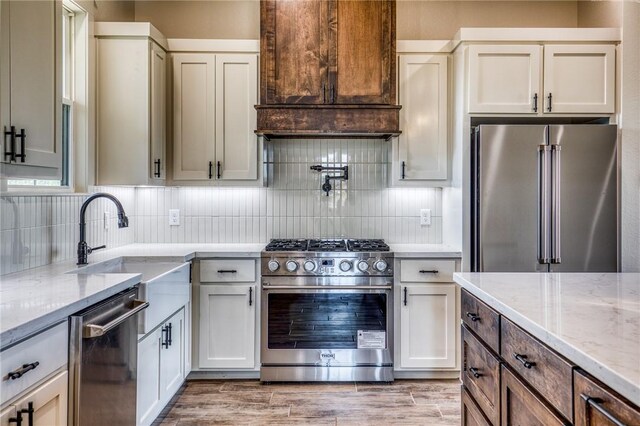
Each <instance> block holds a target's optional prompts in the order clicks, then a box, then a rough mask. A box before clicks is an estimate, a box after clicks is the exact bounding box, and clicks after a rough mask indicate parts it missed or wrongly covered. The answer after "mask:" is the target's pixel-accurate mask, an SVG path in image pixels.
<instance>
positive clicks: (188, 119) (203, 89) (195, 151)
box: [173, 53, 216, 180]
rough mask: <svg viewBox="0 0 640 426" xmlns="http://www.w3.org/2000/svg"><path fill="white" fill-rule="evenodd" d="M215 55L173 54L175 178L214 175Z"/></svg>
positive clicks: (197, 177) (200, 178)
mask: <svg viewBox="0 0 640 426" xmlns="http://www.w3.org/2000/svg"><path fill="white" fill-rule="evenodd" d="M215 66H216V64H215V55H211V54H191V53H181V54H174V55H173V178H174V179H175V180H209V179H211V178H212V177H213V175H214V171H213V162H214V154H215V153H214V146H215Z"/></svg>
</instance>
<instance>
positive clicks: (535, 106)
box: [533, 93, 538, 112]
mask: <svg viewBox="0 0 640 426" xmlns="http://www.w3.org/2000/svg"><path fill="white" fill-rule="evenodd" d="M533 112H538V94H537V93H534V94H533Z"/></svg>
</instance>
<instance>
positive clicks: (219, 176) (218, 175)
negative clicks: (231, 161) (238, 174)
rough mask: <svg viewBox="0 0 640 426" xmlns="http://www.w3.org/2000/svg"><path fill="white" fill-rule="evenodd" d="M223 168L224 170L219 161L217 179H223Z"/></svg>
mask: <svg viewBox="0 0 640 426" xmlns="http://www.w3.org/2000/svg"><path fill="white" fill-rule="evenodd" d="M221 168H222V163H220V162H219V161H218V164H216V177H217V178H218V179H220V178H221V177H222V171H221Z"/></svg>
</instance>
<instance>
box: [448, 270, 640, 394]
mask: <svg viewBox="0 0 640 426" xmlns="http://www.w3.org/2000/svg"><path fill="white" fill-rule="evenodd" d="M454 280H455V281H456V282H457V283H458V284H460V285H461V286H462V287H463V288H465V289H466V290H467V291H469V292H470V293H471V294H473V295H474V296H476V297H478V298H479V299H480V300H482V301H483V302H485V303H486V304H487V305H489V306H491V307H492V308H494V309H495V310H496V311H498V312H499V313H500V314H503V315H504V316H505V317H507V318H508V319H510V320H511V321H513V322H514V323H516V324H517V325H518V326H520V327H521V328H523V329H524V330H526V331H527V332H528V333H530V334H531V335H533V336H535V337H536V338H538V339H539V340H540V341H542V342H543V343H545V344H546V345H547V346H549V347H551V348H552V349H554V350H555V351H556V352H558V353H560V354H561V355H563V356H564V357H566V358H567V359H569V360H570V361H572V362H573V363H575V364H576V365H578V366H579V367H581V368H582V369H584V370H585V371H587V372H588V373H589V374H591V375H592V376H594V377H596V378H597V379H599V380H601V381H602V382H603V383H605V384H606V385H607V386H609V387H611V388H612V389H614V390H616V391H617V392H619V393H620V394H621V395H622V396H624V397H626V398H627V399H629V400H630V401H631V402H633V403H634V404H636V405H638V406H640V274H638V273H618V274H616V273H456V274H454Z"/></svg>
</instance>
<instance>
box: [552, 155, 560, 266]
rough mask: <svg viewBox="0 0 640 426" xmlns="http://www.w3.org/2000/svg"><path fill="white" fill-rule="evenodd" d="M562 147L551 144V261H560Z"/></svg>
mask: <svg viewBox="0 0 640 426" xmlns="http://www.w3.org/2000/svg"><path fill="white" fill-rule="evenodd" d="M561 152H562V147H561V146H560V145H551V234H550V235H551V263H562V256H561V246H560V242H561V240H562V239H561V235H560V224H561V222H562V220H561V213H562V211H561V203H560V182H561V171H562V170H561V167H562V161H561V159H562V157H561V155H560V154H561Z"/></svg>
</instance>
